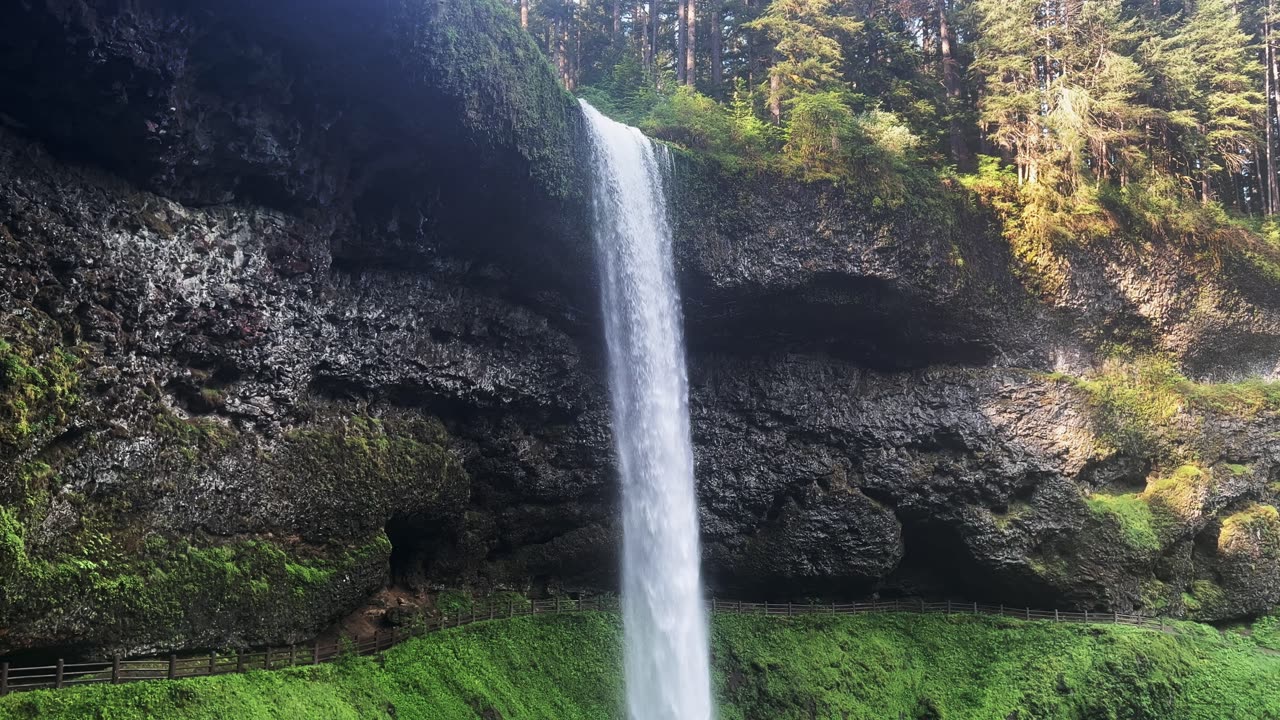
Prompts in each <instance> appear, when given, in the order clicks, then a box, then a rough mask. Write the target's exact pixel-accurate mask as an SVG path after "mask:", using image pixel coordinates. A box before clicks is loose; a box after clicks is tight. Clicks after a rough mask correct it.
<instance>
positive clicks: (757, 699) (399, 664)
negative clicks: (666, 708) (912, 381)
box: [0, 613, 1280, 720]
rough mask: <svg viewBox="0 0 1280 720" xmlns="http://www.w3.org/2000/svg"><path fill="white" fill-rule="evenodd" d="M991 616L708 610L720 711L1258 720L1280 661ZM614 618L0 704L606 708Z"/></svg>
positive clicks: (1240, 650)
mask: <svg viewBox="0 0 1280 720" xmlns="http://www.w3.org/2000/svg"><path fill="white" fill-rule="evenodd" d="M1183 628H1184V630H1185V632H1184V633H1183V634H1181V635H1177V636H1174V635H1169V634H1162V633H1158V632H1154V631H1150V630H1140V629H1136V628H1129V627H1113V626H1083V625H1066V624H1064V625H1055V624H1052V623H1047V622H1033V623H1027V622H1020V621H1015V620H1009V619H1003V618H971V617H942V616H918V615H875V616H859V617H823V616H811V617H800V618H794V619H782V618H761V617H745V616H744V617H735V616H721V617H717V618H716V620H715V624H714V632H713V653H714V656H715V664H716V686H717V693H718V698H719V714H720V717H721V718H724V719H725V720H728V719H739V718H741V719H742V720H748V719H756V718H758V719H760V720H766V719H767V720H787V719H791V718H795V719H800V718H804V719H805V720H812V719H814V718H824V719H825V718H839V719H844V718H848V719H850V720H862V719H865V720H896V719H897V718H898V717H899V713H904V716H905V717H909V718H913V719H916V720H919V719H923V718H938V719H945V720H1006V719H1011V718H1018V720H1031V719H1033V718H1052V719H1054V720H1070V719H1077V718H1078V719H1080V720H1095V719H1097V720H1125V719H1134V720H1136V719H1151V720H1156V719H1159V720H1182V719H1186V720H1193V719H1194V720H1265V719H1272V718H1280V657H1277V656H1275V655H1272V654H1269V653H1267V652H1264V651H1263V650H1262V649H1261V648H1260V647H1259V646H1258V645H1257V644H1255V643H1254V641H1252V640H1250V639H1248V638H1244V637H1241V636H1230V637H1227V638H1224V637H1221V636H1219V635H1218V633H1217V632H1216V631H1214V630H1211V629H1208V628H1203V627H1200V626H1192V625H1186V626H1183ZM620 636H621V629H620V627H619V622H618V619H617V617H616V616H613V615H609V614H603V613H583V614H574V615H563V616H542V617H531V618H519V619H515V620H502V621H497V622H493V623H482V624H479V625H474V626H471V627H466V628H461V629H458V630H450V631H446V632H442V633H437V634H433V635H430V636H427V637H425V638H420V639H418V640H414V641H411V642H408V643H405V644H403V645H401V646H399V647H397V648H395V649H394V650H392V651H390V652H388V653H387V654H386V657H385V659H383V660H381V661H379V660H377V659H372V658H347V659H345V660H343V661H341V662H339V663H336V664H333V665H326V666H320V667H316V668H295V669H290V670H282V671H275V672H252V673H248V674H245V675H229V676H222V677H217V678H203V679H192V680H181V681H176V682H163V681H160V682H149V683H134V684H130V685H120V686H107V685H99V686H89V687H84V688H78V689H72V690H62V691H42V692H34V693H24V694H17V695H11V696H9V697H7V698H3V699H0V718H47V719H49V720H58V719H64V718H65V719H68V720H69V719H72V718H74V719H75V720H80V719H82V718H100V719H102V720H134V719H135V718H136V719H141V718H148V719H151V718H157V719H163V718H210V719H213V718H217V719H219V720H224V719H237V720H238V719H240V718H246V719H247V718H271V719H273V720H274V719H276V718H299V719H302V718H306V719H321V718H396V719H397V720H411V719H414V718H423V719H429V720H450V719H452V718H482V719H483V720H496V719H498V718H502V719H503V720H534V719H537V718H546V719H547V720H577V719H583V720H587V719H590V720H603V719H605V718H620V717H622V712H621V709H620V708H621V694H622V678H621V672H620V662H621V660H620V656H621V639H620Z"/></svg>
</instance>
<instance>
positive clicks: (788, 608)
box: [787, 602, 791, 617]
mask: <svg viewBox="0 0 1280 720" xmlns="http://www.w3.org/2000/svg"><path fill="white" fill-rule="evenodd" d="M787 617H791V603H790V602H787Z"/></svg>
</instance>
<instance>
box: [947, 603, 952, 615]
mask: <svg viewBox="0 0 1280 720" xmlns="http://www.w3.org/2000/svg"><path fill="white" fill-rule="evenodd" d="M947 614H948V615H950V614H951V601H950V600H948V601H947Z"/></svg>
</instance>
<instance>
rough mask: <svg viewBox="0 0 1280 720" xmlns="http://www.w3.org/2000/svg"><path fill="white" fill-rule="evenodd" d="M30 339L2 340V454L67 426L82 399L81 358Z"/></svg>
mask: <svg viewBox="0 0 1280 720" xmlns="http://www.w3.org/2000/svg"><path fill="white" fill-rule="evenodd" d="M27 340H28V341H29V342H22V341H19V340H16V339H15V340H13V341H11V340H5V339H0V455H2V454H7V453H9V452H12V450H13V449H14V448H17V447H19V446H21V445H23V444H25V442H26V441H27V440H28V439H29V438H30V437H31V436H32V435H35V434H41V433H48V432H53V431H56V430H58V429H59V428H62V427H64V426H65V425H66V423H67V421H68V419H69V416H70V413H71V410H72V408H74V407H75V405H76V403H77V402H78V401H79V396H78V394H77V386H78V383H79V375H78V373H77V371H76V369H77V367H78V366H79V364H80V359H79V358H78V357H77V356H76V355H75V354H74V353H73V352H71V351H70V350H68V349H67V348H64V347H61V346H58V345H49V344H47V343H42V342H39V341H37V340H36V339H35V338H32V337H28V338H27Z"/></svg>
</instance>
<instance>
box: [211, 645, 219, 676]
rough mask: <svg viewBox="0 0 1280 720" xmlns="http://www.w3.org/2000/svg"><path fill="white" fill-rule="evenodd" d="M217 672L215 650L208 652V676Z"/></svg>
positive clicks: (216, 654)
mask: <svg viewBox="0 0 1280 720" xmlns="http://www.w3.org/2000/svg"><path fill="white" fill-rule="evenodd" d="M217 671H218V653H217V651H215V650H210V651H209V674H210V675H213V674H215V673H216V672H217Z"/></svg>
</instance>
